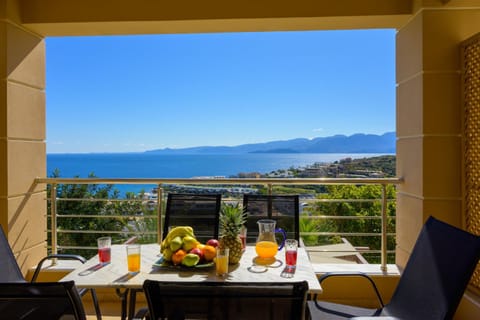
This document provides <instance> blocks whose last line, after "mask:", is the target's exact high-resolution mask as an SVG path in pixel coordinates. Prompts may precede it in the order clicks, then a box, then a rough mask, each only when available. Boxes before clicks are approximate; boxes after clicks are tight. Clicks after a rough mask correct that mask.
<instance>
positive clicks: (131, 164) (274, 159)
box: [47, 153, 383, 194]
mask: <svg viewBox="0 0 480 320" xmlns="http://www.w3.org/2000/svg"><path fill="white" fill-rule="evenodd" d="M379 155H383V154H378V153H349V154H347V153H285V154H280V153H246V154H195V155H192V154H183V155H182V154H176V155H172V154H169V155H166V154H154V153H81V154H72V153H68V154H56V153H55V154H48V155H47V175H48V176H51V175H52V174H53V172H54V170H56V169H57V170H58V171H59V174H60V177H61V178H73V177H80V178H87V177H88V176H89V174H94V175H95V176H96V177H98V178H193V177H213V176H220V177H226V178H228V177H231V176H236V175H238V174H239V173H248V172H258V173H261V174H266V173H270V172H272V171H276V170H280V169H289V168H291V167H294V168H298V167H305V166H308V165H312V164H314V163H332V162H335V161H338V160H341V159H345V158H352V159H358V158H366V157H375V156H379ZM115 187H116V189H118V190H119V191H120V193H121V194H124V193H125V192H127V191H129V192H135V193H138V192H140V191H145V192H149V191H150V190H151V189H152V188H153V187H154V185H116V186H115Z"/></svg>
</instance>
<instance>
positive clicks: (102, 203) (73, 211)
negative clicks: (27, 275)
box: [47, 170, 152, 257]
mask: <svg viewBox="0 0 480 320" xmlns="http://www.w3.org/2000/svg"><path fill="white" fill-rule="evenodd" d="M51 177H53V178H59V177H60V172H59V171H58V170H55V171H54V172H53V173H52V175H51ZM88 177H89V178H95V174H93V173H91V174H89V176H88ZM76 178H78V176H77V177H76ZM51 191H52V188H51V185H48V186H47V196H48V199H50V198H51V196H50V194H51ZM119 194H120V193H119V191H118V190H116V189H115V188H114V186H113V185H98V184H58V185H57V201H56V208H57V210H56V211H57V216H58V217H57V231H58V232H57V236H58V237H57V238H58V239H57V243H58V244H59V245H61V246H67V247H68V246H73V247H96V243H97V238H99V237H102V236H111V237H112V243H122V242H124V241H125V240H126V239H127V238H128V237H129V231H133V230H135V225H137V227H138V226H142V224H141V223H137V224H136V223H135V219H132V218H128V217H125V218H121V217H120V218H119V217H116V216H121V215H125V216H129V215H144V214H147V215H148V214H151V212H152V210H148V209H146V208H144V207H143V206H142V204H141V202H139V201H138V199H135V197H134V196H133V195H127V201H123V200H122V201H118V200H119ZM128 197H130V198H128ZM128 199H130V200H131V201H128ZM51 205H52V204H51V201H48V206H47V210H48V214H50V212H51ZM78 215H81V217H78ZM47 221H48V225H49V226H50V227H51V217H50V215H48V220H47ZM132 221H133V222H132ZM150 225H152V223H150ZM147 228H150V226H144V229H147ZM108 231H113V233H109V232H108ZM115 232H117V233H115ZM48 241H49V243H50V244H51V238H50V234H49V239H48ZM62 252H63V253H75V254H80V255H82V256H85V257H91V256H93V255H95V254H96V251H95V250H89V249H64V250H62Z"/></svg>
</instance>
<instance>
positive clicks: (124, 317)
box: [115, 288, 130, 320]
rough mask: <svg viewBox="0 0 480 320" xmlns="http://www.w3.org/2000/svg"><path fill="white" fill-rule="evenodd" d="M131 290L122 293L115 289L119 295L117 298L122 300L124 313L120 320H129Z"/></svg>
mask: <svg viewBox="0 0 480 320" xmlns="http://www.w3.org/2000/svg"><path fill="white" fill-rule="evenodd" d="M129 291H130V290H129V289H125V291H124V292H122V291H121V289H118V288H117V289H115V292H116V293H117V296H118V297H119V298H120V300H121V305H122V313H121V315H120V319H122V320H126V319H127V299H128V293H129Z"/></svg>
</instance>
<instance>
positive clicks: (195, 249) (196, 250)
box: [188, 248, 203, 260]
mask: <svg viewBox="0 0 480 320" xmlns="http://www.w3.org/2000/svg"><path fill="white" fill-rule="evenodd" d="M188 253H193V254H196V255H197V256H199V257H200V260H203V251H202V249H200V248H193V249H192V250H190V251H189V252H188Z"/></svg>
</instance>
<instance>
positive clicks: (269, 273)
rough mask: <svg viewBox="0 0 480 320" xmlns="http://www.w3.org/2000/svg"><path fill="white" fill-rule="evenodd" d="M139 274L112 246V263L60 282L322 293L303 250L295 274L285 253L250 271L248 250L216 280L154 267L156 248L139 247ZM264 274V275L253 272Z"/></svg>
mask: <svg viewBox="0 0 480 320" xmlns="http://www.w3.org/2000/svg"><path fill="white" fill-rule="evenodd" d="M141 247H142V248H141V259H142V260H141V270H140V272H139V273H137V274H129V273H128V269H127V253H126V246H125V245H112V252H111V263H109V264H106V265H100V264H99V261H98V255H97V256H95V257H93V258H91V259H90V260H88V261H87V262H86V263H85V264H83V265H81V266H80V267H78V268H77V269H75V270H74V271H72V272H71V273H69V274H68V275H67V276H65V277H64V278H63V279H62V281H70V280H73V281H75V285H76V286H77V287H80V288H130V289H133V288H136V289H138V288H142V285H143V282H144V281H145V280H146V279H150V280H157V281H172V282H186V281H193V282H194V281H199V282H201V281H226V282H297V281H303V280H306V281H307V282H308V287H309V293H321V292H322V288H321V286H320V283H319V282H318V279H317V277H316V275H315V272H314V269H313V267H312V265H311V263H310V261H309V259H308V255H307V252H306V251H305V249H304V248H298V256H297V267H296V270H295V273H294V274H293V275H292V274H289V273H285V272H284V269H285V253H284V249H282V250H281V251H279V252H278V253H277V255H276V259H277V261H276V262H275V263H274V264H273V265H272V266H269V267H267V268H264V269H263V270H256V269H255V268H254V269H252V268H251V267H252V266H253V265H254V263H253V261H254V259H255V257H256V252H255V247H253V246H247V248H246V250H245V252H244V254H243V256H242V259H241V260H240V263H239V264H237V265H229V273H228V276H227V277H218V276H216V274H215V266H211V267H206V268H187V267H157V266H154V264H155V263H156V262H157V261H158V260H159V259H160V258H161V255H160V246H159V245H158V244H145V245H142V246H141ZM252 270H253V271H263V272H252Z"/></svg>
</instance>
